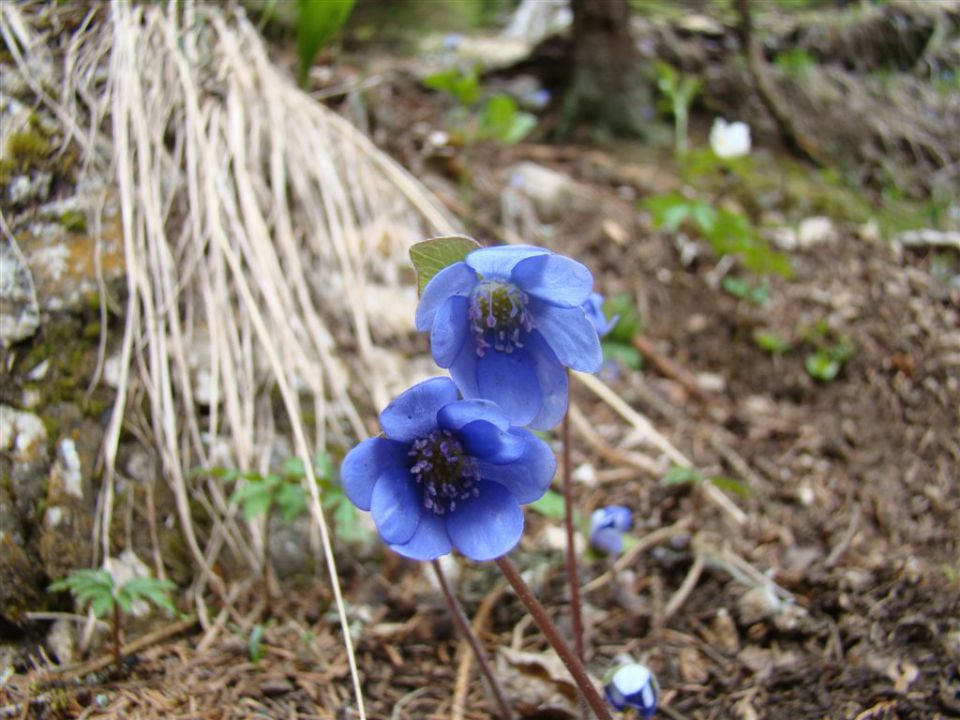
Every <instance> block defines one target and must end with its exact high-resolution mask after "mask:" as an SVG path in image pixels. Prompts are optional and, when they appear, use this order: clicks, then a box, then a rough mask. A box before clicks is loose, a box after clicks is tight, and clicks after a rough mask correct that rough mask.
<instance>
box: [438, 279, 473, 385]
mask: <svg viewBox="0 0 960 720" xmlns="http://www.w3.org/2000/svg"><path fill="white" fill-rule="evenodd" d="M469 305H470V301H469V300H468V299H467V298H465V297H461V296H459V295H454V296H453V297H448V298H447V299H446V301H445V302H444V303H443V305H441V306H440V309H439V310H438V311H437V314H436V317H434V319H433V330H431V331H430V350H431V352H432V353H433V359H434V361H435V362H436V363H437V365H439V366H440V367H442V368H448V367H450V366H451V365H452V364H453V361H454V360H455V359H456V357H457V354H458V353H459V352H460V348H462V347H463V343H464V341H465V340H466V339H467V335H469V334H470V323H469V320H468V319H467V308H468V307H469Z"/></svg>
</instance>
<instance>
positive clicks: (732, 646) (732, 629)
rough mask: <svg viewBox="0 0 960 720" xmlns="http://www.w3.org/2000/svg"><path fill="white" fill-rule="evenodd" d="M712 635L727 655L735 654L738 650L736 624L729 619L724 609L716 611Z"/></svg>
mask: <svg viewBox="0 0 960 720" xmlns="http://www.w3.org/2000/svg"><path fill="white" fill-rule="evenodd" d="M711 629H712V630H713V634H714V635H715V636H716V638H717V642H718V643H719V644H720V649H721V650H723V651H724V652H728V653H731V654H733V653H736V652H737V651H738V650H739V649H740V636H739V634H738V633H737V624H736V623H735V622H734V621H733V618H732V617H730V613H729V612H727V609H726V608H720V609H719V610H717V616H716V617H715V618H714V619H713V625H712V628H711Z"/></svg>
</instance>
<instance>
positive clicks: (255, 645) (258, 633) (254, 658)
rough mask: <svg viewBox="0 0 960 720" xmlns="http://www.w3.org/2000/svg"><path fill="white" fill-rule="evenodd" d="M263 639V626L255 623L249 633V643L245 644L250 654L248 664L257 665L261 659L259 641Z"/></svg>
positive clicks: (261, 651)
mask: <svg viewBox="0 0 960 720" xmlns="http://www.w3.org/2000/svg"><path fill="white" fill-rule="evenodd" d="M262 639H263V625H261V624H260V623H257V624H256V625H254V626H253V630H251V631H250V641H249V642H248V643H247V650H248V652H249V653H250V662H253V663H258V662H260V658H262V657H263V650H261V648H260V641H261V640H262Z"/></svg>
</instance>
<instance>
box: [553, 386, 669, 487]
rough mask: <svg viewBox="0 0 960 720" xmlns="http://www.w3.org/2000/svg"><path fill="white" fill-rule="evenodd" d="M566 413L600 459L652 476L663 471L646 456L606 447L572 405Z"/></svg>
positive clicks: (588, 422)
mask: <svg viewBox="0 0 960 720" xmlns="http://www.w3.org/2000/svg"><path fill="white" fill-rule="evenodd" d="M567 413H568V414H569V415H570V422H571V423H573V428H574V429H575V430H576V431H577V433H578V434H579V435H580V437H582V438H583V439H584V440H585V441H586V443H587V445H589V446H590V448H591V449H592V450H594V451H595V452H596V453H597V454H598V455H600V456H601V457H602V458H605V459H607V460H609V461H610V462H612V463H616V464H617V465H626V466H628V467H631V468H634V469H635V470H640V471H642V472H645V473H647V474H648V475H652V476H657V475H660V474H661V473H662V472H663V471H664V467H662V466H661V464H660V463H658V462H657V461H656V460H653V459H652V458H649V457H647V456H646V455H641V454H640V453H635V452H628V451H626V450H620V449H618V448H615V447H612V446H610V445H608V444H607V443H606V442H605V441H604V439H603V438H602V437H600V434H599V433H598V432H597V431H596V430H594V429H593V427H592V426H591V425H590V421H589V420H587V418H586V416H585V415H584V414H583V411H582V410H581V409H580V408H579V407H577V406H576V405H574V404H573V403H571V404H570V408H569V409H568V410H567Z"/></svg>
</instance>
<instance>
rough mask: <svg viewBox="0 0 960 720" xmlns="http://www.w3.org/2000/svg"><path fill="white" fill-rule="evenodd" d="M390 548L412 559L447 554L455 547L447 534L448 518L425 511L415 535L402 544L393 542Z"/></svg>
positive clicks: (427, 558) (435, 557)
mask: <svg viewBox="0 0 960 720" xmlns="http://www.w3.org/2000/svg"><path fill="white" fill-rule="evenodd" d="M390 549H391V550H393V551H394V552H396V553H399V554H400V555H403V556H404V557H408V558H410V559H411V560H436V559H437V558H438V557H440V556H441V555H446V554H447V553H449V552H450V550H452V549H453V546H452V545H451V544H450V537H449V536H448V535H447V522H446V518H445V517H444V516H441V515H434V514H433V513H432V512H425V513H424V514H423V516H422V517H421V518H420V524H419V525H418V526H417V529H416V531H415V532H414V533H413V537H411V538H410V539H409V540H408V541H407V542H405V543H403V544H401V545H397V544H392V543H391V544H390Z"/></svg>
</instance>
